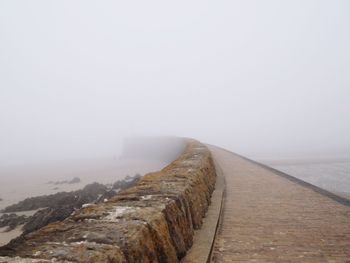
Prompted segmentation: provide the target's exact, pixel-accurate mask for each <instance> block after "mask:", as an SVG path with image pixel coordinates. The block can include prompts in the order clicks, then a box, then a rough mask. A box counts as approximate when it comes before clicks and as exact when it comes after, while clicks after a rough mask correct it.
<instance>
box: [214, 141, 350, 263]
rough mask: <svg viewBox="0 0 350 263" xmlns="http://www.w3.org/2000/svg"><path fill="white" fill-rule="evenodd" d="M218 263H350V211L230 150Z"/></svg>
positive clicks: (224, 156) (219, 157)
mask: <svg viewBox="0 0 350 263" xmlns="http://www.w3.org/2000/svg"><path fill="white" fill-rule="evenodd" d="M211 150H212V153H213V156H214V158H215V159H216V161H217V162H218V163H219V165H220V166H221V168H222V169H223V173H224V176H225V179H226V197H225V203H224V212H223V215H222V222H221V224H220V226H219V231H218V235H217V237H216V242H215V245H214V251H213V262H315V263H316V262H317V263H321V262H350V207H349V206H346V205H343V204H340V203H338V202H336V201H334V200H333V199H330V198H329V197H327V196H325V195H322V194H320V193H317V192H315V191H313V190H312V189H310V188H308V187H305V186H302V185H300V184H298V183H295V182H291V181H290V180H288V179H286V178H284V177H282V176H279V175H278V174H276V173H275V172H273V171H271V170H268V169H266V168H263V167H261V166H259V165H256V164H254V163H252V162H250V161H247V160H245V159H243V158H241V157H239V156H236V155H234V154H232V153H230V152H227V151H225V150H221V149H218V148H215V147H211Z"/></svg>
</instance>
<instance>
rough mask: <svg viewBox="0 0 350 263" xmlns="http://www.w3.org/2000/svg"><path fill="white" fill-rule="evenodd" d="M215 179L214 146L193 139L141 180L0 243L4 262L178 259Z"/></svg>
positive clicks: (187, 245)
mask: <svg viewBox="0 0 350 263" xmlns="http://www.w3.org/2000/svg"><path fill="white" fill-rule="evenodd" d="M215 181H216V173H215V167H214V163H213V160H212V157H211V154H210V151H209V150H208V149H207V147H206V146H204V145H203V144H201V143H199V142H197V141H194V140H189V141H188V143H187V146H186V148H185V150H184V152H183V153H182V154H181V155H180V157H179V158H178V159H176V160H175V161H173V162H172V163H171V164H169V165H168V166H167V167H165V168H164V169H162V170H161V171H159V172H155V173H149V174H147V175H145V176H144V177H143V178H142V179H141V180H140V181H139V182H138V184H137V185H136V186H134V187H132V188H130V189H127V190H125V191H123V192H121V193H119V194H118V195H116V196H115V197H113V198H112V199H110V200H109V201H107V202H105V203H103V204H99V205H93V206H89V207H86V208H83V209H81V210H79V211H77V212H75V213H74V214H73V215H72V216H70V217H69V218H68V219H66V220H65V221H63V222H58V223H53V224H50V225H48V226H46V227H44V228H41V229H40V230H38V231H36V232H33V233H30V234H28V235H26V236H21V237H20V238H18V239H15V240H13V241H11V242H10V243H9V244H8V245H7V246H5V247H2V248H0V256H3V257H0V262H11V261H12V262H16V260H19V259H27V260H28V262H60V261H61V262H179V261H180V260H181V259H182V258H183V257H184V256H185V255H186V252H187V251H188V250H189V248H190V247H191V246H192V243H193V235H194V230H195V229H198V228H200V227H201V225H202V219H203V217H204V215H205V213H206V211H207V209H208V206H209V204H210V197H211V194H212V192H213V190H214V186H215Z"/></svg>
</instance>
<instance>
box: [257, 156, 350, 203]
mask: <svg viewBox="0 0 350 263" xmlns="http://www.w3.org/2000/svg"><path fill="white" fill-rule="evenodd" d="M264 163H265V164H267V165H269V166H271V167H273V168H275V169H277V170H280V171H282V172H284V173H287V174H289V175H292V176H294V177H297V178H299V179H301V180H303V181H306V182H308V183H311V184H313V185H316V186H318V187H320V188H323V189H325V190H328V191H330V192H333V193H336V194H339V195H342V196H344V197H347V198H349V197H350V161H349V160H321V161H307V160H305V161H298V162H294V163H293V161H291V160H289V161H288V162H282V161H281V162H276V161H274V162H264Z"/></svg>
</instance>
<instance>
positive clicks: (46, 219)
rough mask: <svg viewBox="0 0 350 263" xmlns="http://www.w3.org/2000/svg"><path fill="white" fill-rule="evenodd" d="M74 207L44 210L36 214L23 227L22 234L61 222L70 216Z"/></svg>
mask: <svg viewBox="0 0 350 263" xmlns="http://www.w3.org/2000/svg"><path fill="white" fill-rule="evenodd" d="M73 211H74V207H72V206H64V207H58V208H50V207H49V208H45V209H42V210H39V211H38V212H36V213H35V214H34V215H33V216H32V217H30V218H29V219H28V222H27V223H26V224H25V225H24V226H23V231H24V234H27V233H30V232H32V231H34V230H37V229H39V228H42V227H43V226H46V225H48V224H50V223H53V222H57V221H62V220H64V219H66V218H67V217H68V216H70V215H71V214H72V212H73Z"/></svg>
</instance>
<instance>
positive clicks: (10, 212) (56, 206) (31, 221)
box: [0, 174, 141, 235]
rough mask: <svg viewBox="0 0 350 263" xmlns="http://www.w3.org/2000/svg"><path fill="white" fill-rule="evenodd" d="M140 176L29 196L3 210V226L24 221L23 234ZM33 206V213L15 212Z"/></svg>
mask: <svg viewBox="0 0 350 263" xmlns="http://www.w3.org/2000/svg"><path fill="white" fill-rule="evenodd" d="M140 177H141V176H140V175H139V174H136V175H135V176H127V177H126V178H125V179H124V180H119V181H116V182H115V183H114V184H111V185H103V184H99V183H92V184H88V185H86V186H85V187H84V188H83V189H81V190H77V191H71V192H59V193H56V194H51V195H43V196H37V197H31V198H27V199H25V200H23V201H20V202H18V203H17V204H13V205H10V206H8V207H6V208H5V209H3V210H2V211H0V212H1V213H3V214H2V215H1V216H0V228H5V227H6V230H5V231H6V232H9V231H12V230H13V229H15V228H17V227H19V226H22V225H23V227H22V231H23V235H24V234H28V233H30V232H32V231H34V230H37V229H39V228H41V227H43V226H46V225H48V224H50V223H53V222H58V221H63V220H64V219H66V218H67V217H68V216H70V215H71V214H72V213H73V212H74V211H76V210H78V209H80V208H82V207H86V206H89V205H92V204H97V203H101V202H105V201H107V200H108V199H109V198H111V197H113V196H114V195H115V194H116V193H118V192H119V191H121V190H124V189H127V188H129V187H131V186H133V185H134V184H136V183H137V182H138V180H139V179H140ZM72 181H77V179H76V178H73V179H72V180H71V181H65V182H67V183H71V182H72ZM59 183H61V182H59ZM38 209H39V210H38ZM31 210H38V211H37V212H36V213H34V214H33V215H31V216H28V215H23V214H22V215H17V214H16V213H17V212H23V211H31Z"/></svg>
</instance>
